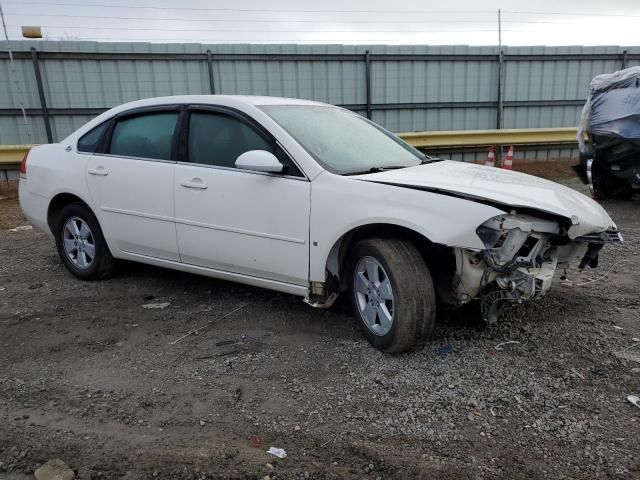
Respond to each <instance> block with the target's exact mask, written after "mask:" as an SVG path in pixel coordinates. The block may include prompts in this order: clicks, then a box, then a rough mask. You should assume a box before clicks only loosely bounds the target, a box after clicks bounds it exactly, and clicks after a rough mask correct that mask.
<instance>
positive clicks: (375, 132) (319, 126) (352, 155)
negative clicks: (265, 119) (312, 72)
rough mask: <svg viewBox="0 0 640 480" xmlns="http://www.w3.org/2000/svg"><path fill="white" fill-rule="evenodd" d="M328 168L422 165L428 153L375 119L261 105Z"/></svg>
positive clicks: (333, 110) (328, 109)
mask: <svg viewBox="0 0 640 480" xmlns="http://www.w3.org/2000/svg"><path fill="white" fill-rule="evenodd" d="M260 108H261V109H262V110H263V111H264V112H266V113H267V115H269V116H270V117H271V118H273V119H274V120H275V121H276V122H278V123H279V124H280V126H281V127H282V128H284V129H285V130H286V131H287V132H289V134H291V136H292V137H293V138H295V139H296V140H297V141H298V143H300V144H301V145H302V146H303V147H304V148H305V149H306V150H307V151H308V152H309V153H310V154H311V155H312V156H313V157H314V158H315V159H316V161H318V162H319V163H320V164H321V165H322V166H323V167H324V168H325V169H327V170H329V171H330V172H333V173H337V174H340V175H348V174H356V173H366V172H376V171H381V170H385V169H391V168H404V167H413V166H416V165H420V163H422V162H423V160H425V156H424V155H422V153H420V152H419V151H418V150H416V149H415V148H413V147H412V146H410V145H408V144H407V143H405V142H403V141H402V140H400V139H399V138H397V137H395V136H394V135H392V134H391V133H389V132H387V131H386V130H384V129H383V128H382V127H380V126H378V125H376V124H375V123H373V122H370V121H369V120H367V119H365V118H364V117H362V116H360V115H357V114H355V113H353V112H350V111H349V110H345V109H343V108H339V107H332V106H324V105H317V106H316V105H265V106H262V107H260Z"/></svg>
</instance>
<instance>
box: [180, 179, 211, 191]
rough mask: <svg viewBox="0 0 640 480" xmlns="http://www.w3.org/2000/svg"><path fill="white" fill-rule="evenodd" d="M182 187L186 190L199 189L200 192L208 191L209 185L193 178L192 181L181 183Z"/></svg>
mask: <svg viewBox="0 0 640 480" xmlns="http://www.w3.org/2000/svg"><path fill="white" fill-rule="evenodd" d="M180 185H182V186H183V187H185V188H197V189H200V190H206V189H207V184H206V183H204V182H203V181H202V179H201V178H198V177H195V178H192V179H191V180H185V181H184V182H182V183H180Z"/></svg>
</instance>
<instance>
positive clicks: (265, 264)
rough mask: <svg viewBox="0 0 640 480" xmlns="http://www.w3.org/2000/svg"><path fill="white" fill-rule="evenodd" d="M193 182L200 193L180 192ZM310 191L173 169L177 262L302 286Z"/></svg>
mask: <svg viewBox="0 0 640 480" xmlns="http://www.w3.org/2000/svg"><path fill="white" fill-rule="evenodd" d="M194 181H196V185H197V184H198V183H197V181H199V182H200V184H201V185H202V186H203V187H206V188H190V187H185V186H184V184H189V182H194ZM310 185H311V184H310V183H309V182H308V181H307V180H306V179H304V178H291V177H286V176H275V175H262V174H260V173H251V172H244V171H239V170H235V169H230V168H215V167H214V168H212V167H206V166H198V165H190V164H178V165H177V166H176V180H175V205H176V215H175V218H176V229H177V232H178V243H179V250H180V258H181V261H182V262H183V263H187V264H192V265H200V266H203V267H208V268H214V269H218V270H225V271H229V272H235V273H239V274H244V275H251V276H257V277H261V278H267V279H270V280H276V281H283V282H287V283H292V284H298V285H305V286H306V285H307V284H308V281H309V261H308V257H309V202H310V190H311V187H310Z"/></svg>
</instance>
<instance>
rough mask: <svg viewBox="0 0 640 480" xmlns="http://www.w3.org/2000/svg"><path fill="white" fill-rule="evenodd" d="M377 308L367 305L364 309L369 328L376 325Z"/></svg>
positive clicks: (363, 313)
mask: <svg viewBox="0 0 640 480" xmlns="http://www.w3.org/2000/svg"><path fill="white" fill-rule="evenodd" d="M376 313H377V312H376V307H374V306H373V305H370V304H368V303H367V306H366V307H364V310H363V312H362V316H363V317H364V320H365V322H366V323H367V325H368V326H369V327H372V326H373V325H374V324H375V323H376Z"/></svg>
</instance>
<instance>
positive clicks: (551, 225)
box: [452, 211, 622, 323]
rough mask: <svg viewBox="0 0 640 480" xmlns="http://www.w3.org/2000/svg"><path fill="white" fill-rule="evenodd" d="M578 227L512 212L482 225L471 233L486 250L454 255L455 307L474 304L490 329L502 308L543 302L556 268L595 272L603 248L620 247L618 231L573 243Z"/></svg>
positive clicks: (461, 249) (458, 251)
mask: <svg viewBox="0 0 640 480" xmlns="http://www.w3.org/2000/svg"><path fill="white" fill-rule="evenodd" d="M577 223H578V220H577V218H573V219H572V220H571V221H570V222H569V221H563V220H562V219H556V218H548V219H544V218H538V217H537V216H534V215H530V214H524V213H517V212H515V211H512V212H510V213H505V214H502V215H498V216H496V217H493V218H491V219H489V220H487V221H486V222H484V223H483V224H482V225H480V226H479V227H478V228H477V229H476V234H477V235H478V237H479V238H480V239H481V240H482V243H483V244H484V246H485V249H483V250H479V251H478V250H470V249H465V248H455V249H454V255H455V260H456V274H455V275H454V276H453V283H452V294H453V297H454V298H455V299H456V301H457V302H459V304H460V305H464V304H466V303H468V302H470V301H472V300H479V301H480V308H481V312H482V316H483V318H484V320H485V321H487V322H489V323H492V322H495V321H496V320H497V319H498V318H499V316H500V314H501V312H502V309H503V307H504V306H505V305H506V304H507V303H523V302H524V301H526V300H531V299H535V298H539V297H541V296H543V295H544V294H545V293H546V292H547V291H548V290H549V288H550V287H551V285H552V283H553V277H554V275H555V272H556V271H557V270H558V269H559V268H560V269H566V268H567V267H568V266H570V265H578V268H579V269H580V270H582V269H583V268H585V267H587V266H589V267H592V268H595V267H596V266H597V265H598V254H599V252H600V250H601V249H602V247H603V246H604V245H605V244H606V243H608V242H621V241H622V236H621V235H620V233H619V232H618V231H617V229H611V230H608V231H605V232H594V233H590V234H588V235H583V236H579V237H572V235H571V233H572V226H573V225H575V224H577Z"/></svg>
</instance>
